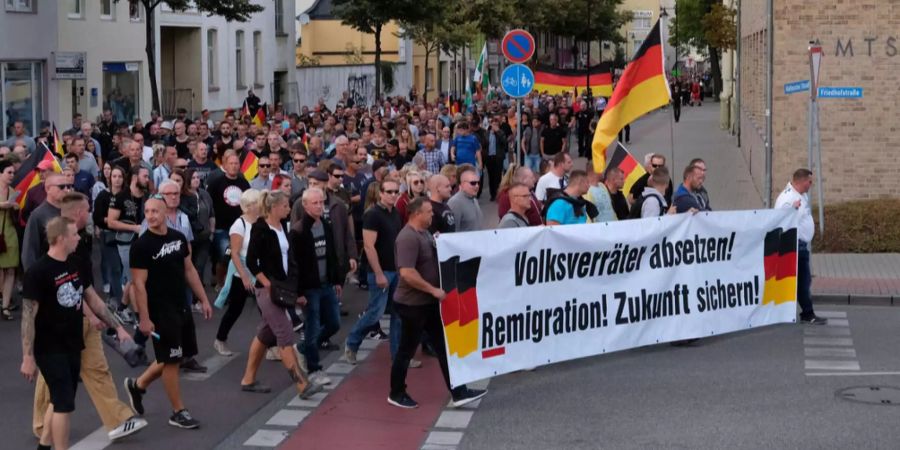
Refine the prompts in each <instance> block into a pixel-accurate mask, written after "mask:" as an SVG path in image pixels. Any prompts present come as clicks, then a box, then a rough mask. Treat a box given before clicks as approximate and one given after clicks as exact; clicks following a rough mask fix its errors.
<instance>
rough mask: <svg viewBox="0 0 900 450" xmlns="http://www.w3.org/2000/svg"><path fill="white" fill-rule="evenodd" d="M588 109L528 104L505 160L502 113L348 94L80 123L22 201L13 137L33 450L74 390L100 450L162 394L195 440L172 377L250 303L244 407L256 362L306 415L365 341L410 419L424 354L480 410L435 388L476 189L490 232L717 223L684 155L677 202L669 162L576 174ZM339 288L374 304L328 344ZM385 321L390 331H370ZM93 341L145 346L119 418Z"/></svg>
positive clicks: (552, 101)
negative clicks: (444, 271)
mask: <svg viewBox="0 0 900 450" xmlns="http://www.w3.org/2000/svg"><path fill="white" fill-rule="evenodd" d="M603 105H604V103H603V102H601V101H594V99H591V98H588V97H587V96H586V95H585V96H584V97H574V96H572V95H569V94H567V95H564V96H549V95H538V94H533V95H532V96H531V97H530V98H528V99H527V101H526V102H525V107H524V108H523V115H522V117H521V119H520V120H521V122H522V125H523V133H522V139H521V142H519V143H518V144H520V145H518V146H517V145H516V144H517V142H515V136H516V133H515V129H516V120H517V118H516V114H515V111H514V108H512V107H511V106H510V104H509V102H508V101H506V100H502V99H497V100H492V101H487V102H481V103H477V104H475V105H474V106H473V107H472V108H470V109H468V110H467V111H465V112H457V113H454V114H451V111H450V107H449V106H448V103H445V102H444V99H443V98H439V99H438V100H437V101H436V102H434V103H426V102H424V101H421V100H418V99H416V100H415V101H413V100H411V99H407V98H391V99H388V100H385V101H383V102H381V103H380V104H377V105H372V106H368V107H366V106H365V105H355V104H353V101H352V99H351V97H350V96H349V94H348V93H344V95H343V97H342V99H341V100H339V101H338V103H337V104H336V105H335V106H334V108H333V109H332V108H330V107H328V106H326V105H325V103H324V102H323V101H320V102H319V103H318V104H317V105H315V106H314V107H305V106H304V107H302V109H301V111H299V112H290V113H289V112H286V111H282V110H281V109H280V107H278V106H277V105H276V106H275V107H274V108H272V109H271V110H265V113H266V114H265V115H266V117H268V118H269V120H268V121H266V122H259V121H256V122H254V120H253V119H251V117H255V116H256V111H255V109H257V108H267V107H266V106H260V105H259V102H248V108H247V109H248V110H249V111H247V112H249V115H248V114H244V115H241V114H240V113H236V112H235V111H232V110H228V111H226V112H225V114H224V117H223V118H221V119H220V120H215V121H214V120H213V119H212V117H211V114H210V113H209V112H208V111H205V110H204V111H203V112H202V113H201V115H200V116H199V117H195V118H189V117H187V112H186V111H179V113H178V114H177V117H175V118H174V119H172V120H164V119H163V118H162V117H160V116H159V115H158V114H156V113H155V112H154V113H153V114H151V117H150V120H148V121H147V122H146V123H144V122H143V121H141V120H135V121H134V122H131V123H125V122H116V121H115V120H114V115H113V114H112V112H111V111H104V113H103V115H102V116H101V117H100V118H99V120H98V121H97V122H96V123H93V122H89V121H87V120H85V119H84V118H83V117H81V116H80V115H76V116H75V117H74V119H73V123H72V127H71V129H68V130H66V131H64V132H63V133H62V135H61V141H62V142H61V144H62V148H63V150H64V153H65V156H64V157H62V158H60V163H61V166H62V172H61V173H56V171H55V165H54V164H52V163H49V162H48V161H43V162H41V163H40V164H38V165H37V167H36V171H37V172H38V176H39V179H40V183H39V184H38V185H36V186H34V187H32V188H31V189H30V190H28V191H27V192H26V193H18V192H16V191H15V190H14V187H13V186H12V180H13V178H14V177H15V174H16V171H17V170H18V168H19V167H20V166H21V165H22V164H23V163H24V162H26V161H27V160H28V159H29V158H31V157H33V155H34V154H35V152H39V151H40V148H41V146H46V147H47V148H48V149H50V148H54V143H53V142H52V138H51V137H50V133H49V132H48V130H43V131H42V133H40V135H39V136H37V137H36V138H33V137H31V136H28V134H27V132H26V130H24V125H23V124H21V123H17V124H16V128H15V129H16V135H15V136H14V137H13V139H12V140H11V142H9V143H8V144H9V145H4V146H2V147H0V198H4V199H6V200H5V201H2V202H0V215H2V218H0V224H2V225H0V227H2V230H0V235H2V236H3V241H2V243H3V244H4V245H3V246H2V248H0V288H2V299H3V303H2V317H3V318H4V319H7V320H13V319H14V316H13V312H12V311H13V308H14V307H15V305H14V304H13V303H12V302H11V300H12V298H13V291H14V286H15V283H16V281H15V278H16V273H17V272H18V273H24V283H22V284H23V285H24V287H23V292H22V297H23V301H22V302H21V305H22V314H21V320H22V322H23V352H24V356H23V363H22V372H23V374H25V375H26V377H28V378H29V379H31V378H35V377H37V378H41V376H40V375H43V378H44V379H45V380H46V382H45V383H44V382H41V383H39V384H38V391H37V393H36V398H37V399H41V402H40V403H39V402H38V401H37V400H36V402H35V405H36V406H35V411H34V414H35V416H34V429H33V431H34V432H35V434H36V436H38V437H39V438H40V447H39V448H49V445H50V444H51V442H52V443H53V445H54V448H59V449H62V448H67V445H68V444H67V436H66V435H67V431H66V430H67V425H66V424H67V421H68V414H69V413H70V412H71V411H72V410H73V409H74V403H73V399H74V395H75V386H76V384H77V382H78V380H79V379H80V380H81V381H82V382H84V383H85V384H86V385H88V384H91V385H92V386H95V388H92V389H89V393H90V395H91V399H92V400H93V403H94V405H95V407H96V408H97V410H98V413H99V414H100V417H101V419H102V420H103V423H104V425H105V426H106V427H107V429H109V431H110V434H109V436H110V438H111V439H118V438H121V437H124V436H127V435H129V434H131V433H134V432H136V431H138V430H140V429H141V428H143V427H144V426H146V424H147V423H146V421H145V420H144V419H142V418H141V417H140V416H141V415H143V413H144V407H143V404H142V398H143V395H144V394H145V392H146V390H147V389H148V388H149V387H150V386H151V385H152V384H153V382H154V381H156V380H157V379H161V380H162V385H163V387H164V389H165V391H166V394H167V396H168V398H169V401H170V403H171V406H172V415H171V417H170V419H169V424H171V425H173V426H176V427H180V428H196V427H198V426H199V422H198V421H197V420H196V419H194V418H193V416H192V415H191V413H190V412H189V410H188V409H187V407H186V405H185V403H184V402H183V400H182V395H181V392H180V389H179V385H178V374H179V371H195V372H203V371H206V368H205V367H203V366H202V365H201V364H200V363H199V362H198V361H197V360H196V359H194V357H195V356H196V355H197V354H198V351H199V344H198V342H197V338H196V331H195V324H194V315H195V314H197V315H199V316H200V317H202V318H203V319H210V318H211V317H212V316H213V312H212V311H213V310H212V308H213V306H215V307H218V308H221V309H224V312H223V313H222V314H221V317H220V318H219V326H218V330H217V333H216V338H215V340H214V342H212V343H211V344H212V347H213V349H214V351H215V352H217V353H218V354H221V355H223V356H232V355H233V354H234V352H233V351H232V350H231V347H232V346H233V345H232V344H231V343H230V342H229V334H230V332H231V330H232V328H233V327H234V325H235V323H236V322H237V321H238V320H239V319H240V316H241V315H242V312H243V311H244V309H245V305H246V301H247V299H250V298H252V299H255V302H256V306H257V307H258V309H259V311H260V313H261V314H260V326H259V329H258V333H257V335H256V336H255V337H254V338H253V340H252V342H251V343H250V345H249V351H248V352H247V353H248V357H247V362H246V370H245V372H244V375H243V377H242V379H241V380H240V389H241V390H242V391H245V392H249V393H266V392H270V391H271V388H270V387H269V386H267V385H266V384H265V383H263V382H262V381H260V379H259V376H258V375H259V369H260V365H261V361H262V360H263V358H267V359H273V360H280V361H281V363H282V364H283V365H284V367H285V368H286V369H287V371H288V374H289V376H290V378H291V380H292V381H293V382H294V383H295V384H296V388H297V391H298V393H299V395H300V396H301V397H302V398H308V397H309V396H311V395H313V394H314V393H316V392H318V391H319V390H321V389H322V387H323V386H324V385H327V384H329V383H331V380H330V379H329V377H328V376H327V375H326V374H325V373H324V371H323V367H322V365H321V352H323V351H334V350H339V349H340V350H342V358H343V359H344V360H346V361H347V362H348V363H350V364H356V363H357V352H358V351H359V349H360V346H361V344H362V341H363V340H364V339H367V338H368V339H379V340H387V341H389V346H390V351H391V356H392V367H391V379H390V389H389V394H388V399H387V401H388V402H389V403H390V404H392V405H395V406H398V407H402V408H415V407H416V406H417V403H416V402H415V400H414V399H413V398H412V396H411V395H410V393H408V392H407V391H406V384H405V379H406V376H407V369H409V368H416V367H420V366H421V365H422V362H421V361H419V360H416V359H415V358H414V355H415V354H416V351H417V349H418V348H419V347H420V346H421V347H422V348H423V352H425V353H426V354H429V355H432V356H436V357H437V360H438V362H439V364H440V367H441V371H442V374H443V378H444V382H445V384H446V385H447V388H448V389H449V390H450V392H451V396H452V403H453V404H454V405H456V406H461V405H464V404H466V403H469V402H471V401H474V400H477V399H478V398H481V397H482V396H484V395H485V391H483V390H477V389H470V388H468V387H466V386H458V387H455V388H451V386H450V381H449V374H448V369H447V360H446V354H445V350H444V338H443V336H442V334H441V333H442V332H443V331H442V327H441V325H440V324H441V322H440V310H439V307H438V304H439V301H440V300H441V299H442V298H443V297H444V296H445V292H444V291H443V290H441V285H440V280H439V276H438V261H437V255H436V247H435V243H434V239H435V236H437V235H439V234H441V233H453V232H465V231H476V230H481V229H484V228H485V226H486V223H488V222H489V220H486V219H485V217H484V213H483V211H482V203H481V202H479V200H480V199H481V197H482V194H483V192H482V191H483V187H484V186H483V185H484V184H485V181H486V183H487V184H488V189H487V190H488V197H489V198H488V200H489V201H495V202H497V206H498V208H497V209H498V217H497V219H499V227H500V228H512V227H526V226H544V225H569V224H580V223H588V222H604V221H612V220H626V219H630V218H640V217H656V216H660V215H663V214H675V213H689V212H696V211H709V210H711V207H710V200H709V195H708V193H707V192H706V189H705V188H704V181H705V178H706V164H705V162H704V161H703V160H700V159H695V160H693V161H691V162H690V163H689V164H688V166H687V167H686V168H685V169H684V171H683V182H682V183H681V184H679V185H678V186H677V188H675V187H674V186H673V182H672V176H671V171H670V170H669V169H668V168H667V167H666V159H665V157H664V156H662V155H660V154H649V155H647V158H646V159H645V165H646V169H647V174H646V175H645V176H644V177H642V178H641V179H640V180H638V181H637V182H636V183H635V184H634V186H633V187H632V188H631V190H630V192H623V191H622V189H623V186H624V174H623V172H622V170H621V169H619V168H617V167H610V168H609V169H607V170H606V172H605V173H599V174H598V173H595V172H594V171H593V170H591V167H592V166H591V165H590V163H588V165H587V168H586V170H578V169H575V168H574V161H573V157H572V154H574V153H575V150H576V149H570V148H569V145H570V142H573V141H574V142H575V144H574V145H573V146H575V147H577V153H578V154H580V155H582V156H590V154H591V149H590V141H591V139H590V136H591V135H592V134H593V129H594V128H595V127H596V123H597V120H598V118H599V116H600V115H601V114H602V107H603ZM517 147H518V148H520V149H521V150H520V153H519V154H518V155H517V154H516V149H517ZM48 151H49V150H48ZM254 160H255V161H256V162H255V164H251V163H252V161H254ZM517 162H518V163H517ZM485 178H486V180H485ZM807 189H808V187H807ZM798 192H799V191H798ZM803 192H805V191H803ZM801 194H802V192H801ZM18 195H25V202H24V206H21V207H20V202H19V200H20V199H19V198H18ZM7 222H8V223H7ZM95 246H96V247H98V248H99V254H100V274H101V277H100V283H98V284H99V285H100V288H99V289H95V288H94V284H93V276H92V274H93V271H92V261H91V257H90V255H91V251H92V248H93V247H95ZM20 263H21V264H20ZM20 266H21V267H20ZM348 285H356V286H358V287H359V288H360V289H363V290H365V291H367V292H368V296H369V298H368V303H367V304H366V306H365V309H364V311H363V312H362V313H361V314H360V315H359V317H358V319H357V321H356V322H355V324H354V326H353V327H352V329H351V330H350V332H349V334H348V337H347V338H346V341H345V342H344V343H343V345H342V346H341V345H339V344H337V343H334V342H332V338H333V337H334V336H335V335H336V334H337V333H338V331H339V329H340V326H341V316H342V315H346V314H347V310H346V309H345V308H344V307H343V305H342V303H341V301H342V298H343V295H342V294H343V290H344V289H345V287H346V286H348ZM207 288H211V289H212V290H213V291H214V292H215V298H207V292H209V290H208V289H207ZM101 297H102V299H101ZM82 301H83V302H84V303H85V304H86V306H88V308H81V305H82ZM82 309H83V310H84V314H82V312H81V310H82ZM386 311H389V312H391V327H390V333H386V332H385V331H383V330H382V329H381V327H380V324H379V319H380V318H381V317H382V315H383V314H384V313H385V312H386ZM804 314H807V315H806V316H804V317H809V314H812V309H811V306H810V308H809V310H808V311H807V310H806V309H804ZM812 317H815V316H814V314H813V315H812ZM127 328H131V329H133V330H135V331H134V332H133V337H132V336H131V334H132V333H129V332H128V330H127ZM103 333H106V334H107V335H109V336H115V337H118V338H119V339H120V340H121V341H123V342H127V341H130V340H132V339H133V341H134V345H135V347H136V348H137V350H136V352H138V353H139V354H140V353H141V352H140V349H142V348H144V347H146V346H147V343H148V341H149V343H150V345H151V346H152V347H153V349H154V361H153V362H152V363H150V362H149V361H144V363H145V364H147V365H148V367H147V369H146V370H145V371H144V373H143V374H142V375H141V376H139V377H137V378H134V379H132V378H126V379H125V381H124V387H125V390H126V393H127V397H128V399H129V403H130V405H125V404H123V403H122V402H120V401H119V400H118V397H117V395H116V390H115V387H114V384H113V382H112V376H111V374H110V373H109V369H108V368H107V366H106V364H105V356H104V354H103V350H102V344H101V342H102V340H101V335H102V334H103ZM297 333H300V334H301V339H299V341H300V342H299V343H298V342H297V341H298V339H297ZM62 343H64V344H62ZM143 358H144V359H146V355H143ZM38 369H39V370H38ZM38 372H39V374H40V375H38ZM48 405H52V407H51V406H48Z"/></svg>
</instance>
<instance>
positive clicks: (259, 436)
mask: <svg viewBox="0 0 900 450" xmlns="http://www.w3.org/2000/svg"><path fill="white" fill-rule="evenodd" d="M288 434H289V433H288V432H287V431H284V430H257V431H256V433H253V436H250V439H247V440H246V441H244V445H245V446H247V447H277V446H278V444H280V443H281V441H283V440H284V439H285V438H287V437H288Z"/></svg>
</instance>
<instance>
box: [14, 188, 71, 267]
mask: <svg viewBox="0 0 900 450" xmlns="http://www.w3.org/2000/svg"><path fill="white" fill-rule="evenodd" d="M44 188H45V189H46V193H47V198H46V199H45V200H44V202H43V203H41V204H40V206H38V207H37V208H36V209H35V210H34V211H33V212H32V213H31V215H30V216H29V217H28V222H27V223H26V224H25V233H24V234H23V236H22V246H21V247H22V269H23V270H28V269H29V268H30V267H31V266H32V265H33V264H34V263H35V262H37V260H38V259H40V258H41V256H43V255H44V254H45V253H47V249H49V248H50V245H49V244H48V243H47V223H48V222H50V220H51V219H53V218H54V217H59V214H60V207H61V206H62V199H63V197H65V196H66V194H67V193H69V192H72V191H73V190H74V189H75V186H74V185H72V184H71V183H68V182H67V181H66V177H65V176H63V175H61V174H57V173H53V174H50V175H48V176H47V178H46V179H44Z"/></svg>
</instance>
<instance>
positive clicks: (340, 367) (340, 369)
mask: <svg viewBox="0 0 900 450" xmlns="http://www.w3.org/2000/svg"><path fill="white" fill-rule="evenodd" d="M354 367H356V366H354V365H353V364H350V363H345V362H340V361H338V362H335V363H333V364H332V365H330V366H328V368H327V369H325V372H327V373H328V374H332V373H336V374H341V375H346V374H348V373H350V371H352V370H353V368H354ZM332 381H334V380H332Z"/></svg>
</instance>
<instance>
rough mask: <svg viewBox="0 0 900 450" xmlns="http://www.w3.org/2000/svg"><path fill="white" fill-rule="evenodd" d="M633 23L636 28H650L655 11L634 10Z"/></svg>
mask: <svg viewBox="0 0 900 450" xmlns="http://www.w3.org/2000/svg"><path fill="white" fill-rule="evenodd" d="M632 14H633V15H632V19H631V23H632V25H634V29H635V30H649V29H650V26H651V23H650V21H652V20H653V11H632Z"/></svg>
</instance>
